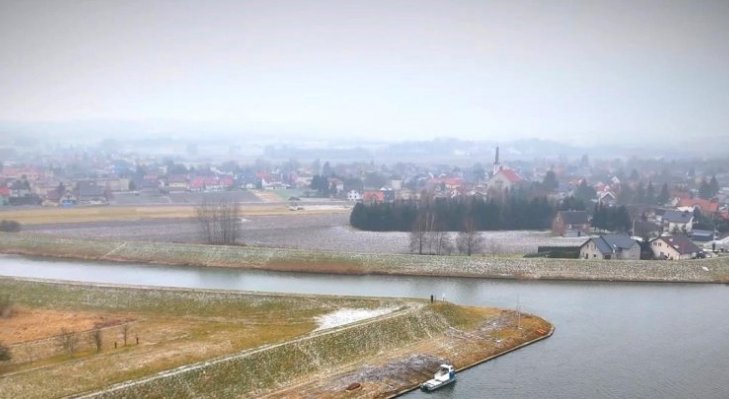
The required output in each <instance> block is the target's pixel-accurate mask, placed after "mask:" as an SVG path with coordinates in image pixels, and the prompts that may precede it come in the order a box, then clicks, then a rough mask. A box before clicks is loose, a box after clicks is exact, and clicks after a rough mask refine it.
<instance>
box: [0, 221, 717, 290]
mask: <svg viewBox="0 0 729 399" xmlns="http://www.w3.org/2000/svg"><path fill="white" fill-rule="evenodd" d="M0 252H2V253H8V254H19V255H29V256H42V257H56V258H67V259H82V260H93V261H116V262H138V263H152V264H161V265H180V266H186V265H189V266H209V267H228V268H243V269H261V270H272V271H288V272H308V273H329V274H383V275H388V274H391V275H413V276H451V277H479V278H506V279H535V280H540V279H543V280H587V281H642V282H691V283H727V282H729V257H720V258H711V259H700V260H681V261H627V260H610V261H598V260H579V259H545V258H517V257H481V256H472V257H466V256H423V255H410V254H375V253H342V252H327V251H308V250H296V249H282V248H262V247H248V246H211V245H201V244H180V243H161V242H146V241H106V240H104V241H102V240H98V241H97V240H78V239H64V238H58V237H54V236H48V235H42V234H28V233H19V234H18V233H16V234H12V233H0Z"/></svg>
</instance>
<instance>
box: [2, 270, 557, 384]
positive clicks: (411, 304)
mask: <svg viewBox="0 0 729 399" xmlns="http://www.w3.org/2000/svg"><path fill="white" fill-rule="evenodd" d="M0 289H2V291H3V292H4V293H7V294H8V295H9V297H10V298H12V299H13V301H14V306H15V307H17V309H18V310H17V312H16V314H15V315H14V316H12V317H11V318H10V319H9V320H10V321H12V322H14V323H16V324H17V323H21V324H22V323H26V324H29V323H31V322H32V321H33V320H35V319H40V318H44V319H46V320H47V319H48V317H49V315H50V314H53V315H56V318H57V319H58V323H66V324H68V323H69V322H70V321H69V320H68V318H69V317H76V318H77V317H78V315H79V314H80V313H83V314H87V315H88V318H89V319H94V318H99V317H106V320H108V318H109V317H110V316H114V317H116V318H118V317H120V316H121V315H124V316H125V317H126V320H130V319H131V320H133V322H132V323H133V327H132V328H133V331H134V334H135V336H137V337H140V336H141V337H142V341H143V342H142V343H141V344H140V342H139V340H138V339H137V341H136V344H132V345H130V346H129V347H127V345H126V343H125V344H124V347H122V348H119V349H117V347H116V343H115V344H114V345H113V347H112V346H109V345H108V344H109V343H110V342H106V340H104V342H106V344H107V345H105V346H104V347H103V350H97V351H94V350H93V346H92V344H91V343H87V342H86V341H79V345H80V347H79V348H78V349H77V350H76V351H75V352H74V353H73V354H72V355H71V356H64V355H62V354H56V353H53V351H51V350H48V351H45V352H43V351H40V349H39V348H38V347H37V345H36V342H41V343H46V341H48V343H49V344H50V345H53V344H54V342H55V337H54V336H50V338H44V337H45V335H43V334H46V335H47V334H52V333H54V331H55V330H54V328H55V327H58V326H55V327H54V328H50V327H44V328H45V330H44V331H36V335H38V336H37V337H35V339H36V340H35V341H28V340H22V339H21V340H20V342H18V343H17V344H15V345H13V346H12V348H11V351H12V353H13V358H14V360H13V363H14V364H13V365H12V367H10V369H7V370H6V369H0V387H3V390H4V391H5V392H6V393H8V394H11V396H13V397H49V398H50V397H58V396H59V395H61V396H67V395H70V397H79V398H80V397H83V398H117V397H120V398H124V397H145V398H167V397H175V398H194V397H221V396H225V397H228V396H235V397H238V396H246V397H248V396H255V397H262V396H267V397H281V398H283V397H286V398H290V397H322V398H327V397H331V398H334V397H341V396H342V394H344V393H345V392H346V390H347V387H350V386H352V385H353V384H355V383H356V384H357V386H358V389H357V390H356V391H353V392H347V396H348V397H392V396H396V395H399V394H400V393H402V392H405V391H407V390H410V389H412V388H414V387H417V386H418V385H419V384H420V383H422V382H423V381H425V380H426V379H428V378H429V376H430V375H431V374H432V373H433V371H434V370H435V369H437V367H438V365H439V364H440V363H444V362H449V363H453V364H454V365H455V366H456V367H458V368H459V369H462V368H466V367H471V366H473V365H475V364H479V363H482V362H484V361H487V360H489V359H492V358H494V357H497V356H501V355H503V354H505V353H508V352H511V351H513V350H516V349H518V348H521V347H523V346H525V345H528V344H530V343H533V342H536V341H539V340H541V339H544V338H546V337H548V336H550V335H551V333H552V331H553V327H552V325H551V324H550V323H548V322H546V321H545V320H543V319H541V318H539V317H536V316H532V315H529V314H520V315H518V314H517V313H516V312H514V311H510V310H501V309H495V308H484V307H468V306H458V305H454V304H451V303H447V302H436V303H430V304H429V303H427V302H426V301H423V300H410V299H385V298H361V297H360V298H354V297H333V296H315V295H305V296H301V295H286V294H261V293H246V292H231V291H216V290H189V289H184V290H183V289H172V288H166V289H157V288H136V287H129V286H116V285H100V284H93V285H85V284H79V283H59V282H51V281H39V280H32V281H31V280H23V279H10V278H0ZM353 307H357V308H362V307H363V308H367V309H383V307H386V308H387V309H389V311H388V312H387V313H386V314H384V315H380V316H373V317H370V318H367V319H363V320H360V321H354V322H349V324H345V325H336V326H333V327H331V328H327V329H324V330H319V329H313V330H312V329H311V328H312V327H313V326H311V324H312V323H311V320H314V319H316V317H315V316H316V315H318V314H322V312H324V313H325V314H328V313H331V312H332V311H333V310H335V309H344V310H346V309H352V308H353ZM256 312H258V313H260V314H259V316H260V317H259V316H255V317H254V316H253V314H255V313H256ZM275 316H279V318H276V317H275ZM170 317H172V318H170ZM289 318H291V319H289ZM89 322H90V321H89ZM278 322H283V324H282V325H279V326H276V325H277V323H278ZM74 323H75V326H76V328H82V326H81V324H80V323H81V321H80V320H75V322H74ZM123 323H127V324H128V323H129V321H124V322H123ZM195 323H197V324H200V326H197V324H195ZM210 323H213V324H215V326H216V327H215V328H212V329H200V328H201V327H203V326H205V325H207V324H210ZM31 324H37V323H31ZM288 324H292V325H294V326H300V327H301V328H299V330H301V331H299V333H297V332H295V331H290V334H285V335H281V336H278V335H277V336H275V337H269V336H268V334H270V330H271V329H272V328H273V329H278V330H281V329H282V328H286V325H288ZM123 325H125V324H122V326H123ZM253 325H255V326H256V327H255V328H257V329H258V330H255V329H251V327H252V326H253ZM145 326H147V327H150V326H152V327H151V328H147V327H145ZM226 326H227V327H226ZM145 328H146V329H145ZM36 329H37V328H36ZM120 329H121V327H119V328H117V330H120ZM238 329H243V330H245V331H247V332H246V334H245V336H246V337H247V338H246V339H247V342H249V343H250V345H244V347H243V348H242V349H243V350H242V351H241V349H235V348H229V349H225V348H223V347H220V341H221V340H222V339H224V338H226V337H228V338H231V337H232V336H233V335H234V332H235V331H237V330H238ZM302 329H303V330H302ZM154 330H164V331H165V333H164V334H162V336H163V338H160V337H157V338H155V337H154V335H153V333H152V331H154ZM173 330H174V331H176V332H172V333H171V331H173ZM307 330H308V332H307ZM72 331H80V330H77V329H74V330H72ZM120 331H121V330H120ZM120 331H116V330H114V331H110V330H107V329H105V330H104V336H105V337H107V338H108V339H110V340H111V339H113V337H118V336H119V335H120V334H121V332H120ZM226 331H227V332H226ZM297 331H298V330H297ZM300 332H304V334H300ZM3 334H6V335H7V334H9V335H11V336H12V335H13V334H14V333H12V332H8V331H4V330H2V329H0V339H2V338H6V339H8V336H4V335H3ZM74 334H80V332H76V333H74ZM136 334H139V335H136ZM221 334H222V335H221ZM226 334H227V335H226ZM41 335H42V336H43V337H41V338H42V339H40V340H38V338H39V337H40V336H41ZM250 335H253V337H251V336H250ZM255 337H258V338H257V339H254V338H255ZM158 338H159V339H158ZM49 339H50V341H49ZM191 340H192V341H193V342H190V341H191ZM254 341H255V343H254ZM100 342H101V341H100ZM31 347H32V348H34V351H33V353H34V354H35V356H34V357H33V358H32V359H26V358H25V357H26V355H27V353H30V352H28V350H27V349H29V348H31ZM218 347H220V348H218ZM215 348H218V353H217V356H216V355H215ZM50 349H52V348H50ZM220 351H223V352H222V353H221V352H220ZM195 353H196V354H197V355H193V354H195ZM161 356H163V357H164V358H166V359H177V367H176V368H171V367H170V366H171V365H172V364H165V365H166V366H167V367H164V365H162V364H159V365H157V367H156V370H155V367H151V364H152V363H151V362H152V360H153V359H158V358H160V357H161ZM200 357H202V358H203V359H200ZM195 358H197V359H196V360H193V359H195ZM186 359H187V360H186ZM36 365H41V367H37V366H36ZM131 365H134V367H137V368H138V370H135V371H134V372H130V370H129V369H128V368H129V367H131ZM251 365H255V366H253V367H252V366H251ZM160 369H162V370H164V371H161V370H160ZM70 370H73V371H74V372H70ZM59 375H66V376H67V377H66V378H65V379H64V380H63V382H62V383H61V382H59V383H57V384H56V385H55V386H54V387H48V386H45V385H43V384H39V382H40V381H43V380H48V379H51V378H52V376H56V377H57V376H59ZM120 380H121V381H120ZM112 382H117V383H116V384H111V383H112Z"/></svg>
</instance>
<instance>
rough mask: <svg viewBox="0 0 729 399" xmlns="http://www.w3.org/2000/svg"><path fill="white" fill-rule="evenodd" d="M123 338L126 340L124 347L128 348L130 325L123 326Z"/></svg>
mask: <svg viewBox="0 0 729 399" xmlns="http://www.w3.org/2000/svg"><path fill="white" fill-rule="evenodd" d="M122 338H123V339H124V346H127V338H129V323H124V324H123V325H122Z"/></svg>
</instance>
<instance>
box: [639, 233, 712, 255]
mask: <svg viewBox="0 0 729 399" xmlns="http://www.w3.org/2000/svg"><path fill="white" fill-rule="evenodd" d="M651 251H653V257H654V258H656V259H666V260H678V259H693V258H695V257H696V256H697V255H698V253H699V252H701V249H700V248H699V247H698V246H696V244H694V242H693V241H691V240H690V239H689V238H688V237H686V236H683V235H675V236H662V237H658V238H656V239H655V240H653V241H651Z"/></svg>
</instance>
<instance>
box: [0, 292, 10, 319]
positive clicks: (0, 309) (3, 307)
mask: <svg viewBox="0 0 729 399" xmlns="http://www.w3.org/2000/svg"><path fill="white" fill-rule="evenodd" d="M12 315H13V301H12V300H11V299H10V295H3V296H0V318H2V319H7V318H8V317H10V316H12Z"/></svg>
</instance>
